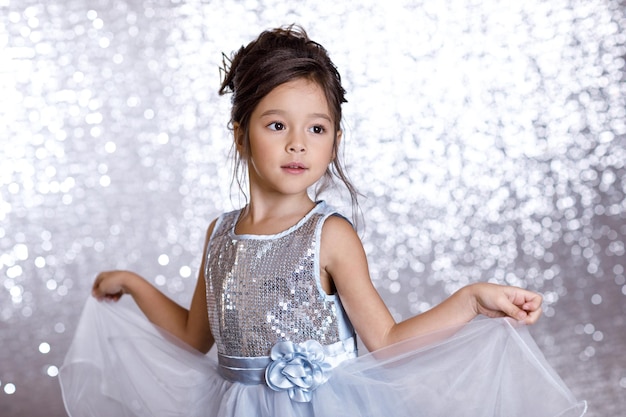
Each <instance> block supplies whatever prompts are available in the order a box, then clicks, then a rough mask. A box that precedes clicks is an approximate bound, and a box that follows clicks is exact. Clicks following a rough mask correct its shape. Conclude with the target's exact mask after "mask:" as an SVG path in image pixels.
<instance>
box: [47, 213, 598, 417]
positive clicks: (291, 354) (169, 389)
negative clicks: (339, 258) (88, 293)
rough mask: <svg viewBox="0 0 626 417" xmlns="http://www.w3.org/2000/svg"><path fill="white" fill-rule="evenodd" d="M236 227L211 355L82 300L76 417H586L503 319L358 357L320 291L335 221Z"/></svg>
mask: <svg viewBox="0 0 626 417" xmlns="http://www.w3.org/2000/svg"><path fill="white" fill-rule="evenodd" d="M239 214H240V212H239V211H234V212H230V213H226V214H223V215H222V216H220V218H219V219H218V221H217V222H216V225H215V228H214V231H213V234H212V236H211V238H210V241H209V245H208V250H207V253H206V257H207V258H206V262H205V265H206V271H205V276H206V284H207V285H206V288H207V304H208V314H209V321H210V324H211V330H212V333H213V336H214V338H215V346H214V349H213V350H212V352H209V354H208V355H203V354H201V353H199V352H197V351H195V350H194V349H192V348H190V347H188V346H186V345H185V344H184V343H183V342H181V341H179V340H177V339H176V338H174V337H173V336H171V335H169V334H168V333H167V332H165V331H164V330H162V329H160V328H158V327H156V326H154V325H153V324H151V323H150V322H149V321H148V320H147V319H146V318H145V316H143V315H142V314H141V313H140V312H139V311H138V309H137V308H136V307H135V306H134V304H133V303H128V301H127V300H123V301H120V302H119V303H114V304H113V303H106V302H102V303H99V302H97V301H95V300H94V299H92V298H90V299H89V300H88V301H87V303H86V305H85V308H84V310H83V313H82V316H81V319H80V321H79V325H78V328H77V331H76V335H75V337H74V340H73V342H72V345H71V347H70V350H69V351H68V353H67V355H66V358H65V361H64V364H63V366H62V367H61V370H60V374H59V380H60V383H61V388H62V392H63V399H64V402H65V406H66V409H67V411H68V413H69V415H70V416H73V417H78V416H111V417H113V416H116V417H118V416H203V417H213V416H215V417H217V416H219V417H231V416H232V417H234V416H244V417H255V416H258V417H261V416H264V417H282V416H284V417H314V416H316V417H317V416H371V417H389V416H457V417H458V416H467V417H480V416H484V417H488V416H489V417H495V416H506V417H513V416H533V417H542V416H546V417H547V416H581V415H583V414H584V413H585V411H586V403H585V402H577V401H576V399H575V398H574V396H573V395H572V393H571V392H570V391H569V390H568V388H567V387H566V386H565V384H564V383H563V382H562V380H561V379H560V378H559V377H558V375H556V373H555V372H554V371H553V370H552V368H551V367H550V366H549V364H548V363H547V362H546V360H545V358H544V357H543V355H542V354H541V352H540V351H539V349H538V348H537V346H536V344H535V343H534V341H533V340H532V338H531V337H530V335H529V333H528V330H527V329H526V327H525V326H522V325H519V324H517V323H515V322H513V321H511V320H508V319H482V320H481V319H477V320H474V321H473V322H471V323H469V324H467V325H464V326H459V327H457V328H449V329H444V330H442V331H439V332H436V333H432V334H429V335H426V336H421V337H417V338H414V339H409V340H406V341H404V342H401V343H398V344H396V345H392V346H389V347H387V348H384V349H381V350H378V351H375V352H371V353H366V354H364V355H361V356H357V343H356V335H355V333H354V329H353V327H352V325H351V324H350V321H349V319H348V317H347V316H346V314H345V311H344V309H343V308H342V306H341V300H340V299H339V297H338V296H337V295H328V294H326V293H325V292H324V291H323V289H322V288H321V285H320V276H319V271H320V268H319V252H320V240H321V232H322V226H323V224H324V221H325V220H326V219H327V218H328V217H329V216H331V215H337V213H336V212H335V210H334V209H333V208H332V207H329V206H327V205H326V204H325V203H324V202H319V203H318V204H317V205H316V207H315V208H314V209H313V210H312V211H311V212H309V213H308V214H307V215H306V216H305V217H304V218H303V219H302V220H301V221H300V222H298V224H296V225H295V226H293V227H291V228H290V229H288V230H286V231H284V232H282V233H279V234H276V235H263V236H257V235H236V234H235V224H236V222H237V219H238V218H239ZM126 298H127V299H128V298H130V297H126ZM131 301H132V300H131Z"/></svg>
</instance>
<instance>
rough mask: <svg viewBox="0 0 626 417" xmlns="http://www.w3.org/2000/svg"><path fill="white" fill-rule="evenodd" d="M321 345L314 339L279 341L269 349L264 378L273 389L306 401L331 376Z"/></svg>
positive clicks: (300, 400) (309, 399)
mask: <svg viewBox="0 0 626 417" xmlns="http://www.w3.org/2000/svg"><path fill="white" fill-rule="evenodd" d="M324 358H325V355H324V348H323V347H322V345H321V344H320V343H319V342H317V341H315V340H309V341H306V342H303V343H298V344H296V343H293V342H290V341H282V342H278V343H276V344H275V345H274V346H273V347H272V350H271V352H270V359H271V362H270V363H269V365H267V368H265V381H266V382H267V385H268V386H269V387H270V388H271V389H273V390H274V391H287V392H288V393H289V398H291V400H292V401H297V402H309V401H311V398H312V396H313V391H315V389H317V388H318V387H319V386H320V385H322V384H323V383H325V382H326V381H328V378H330V370H331V365H330V364H329V363H327V362H325V361H324Z"/></svg>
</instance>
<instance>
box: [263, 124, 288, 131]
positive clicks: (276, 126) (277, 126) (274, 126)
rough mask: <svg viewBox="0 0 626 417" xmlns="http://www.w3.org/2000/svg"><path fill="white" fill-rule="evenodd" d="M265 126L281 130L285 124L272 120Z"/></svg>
mask: <svg viewBox="0 0 626 417" xmlns="http://www.w3.org/2000/svg"><path fill="white" fill-rule="evenodd" d="M267 127H269V128H270V129H271V130H283V129H285V125H284V124H282V123H281V122H272V123H270V124H269V125H267Z"/></svg>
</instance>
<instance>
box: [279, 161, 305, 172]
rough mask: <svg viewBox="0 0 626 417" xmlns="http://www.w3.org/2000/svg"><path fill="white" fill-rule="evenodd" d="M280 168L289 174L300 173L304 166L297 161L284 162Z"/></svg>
mask: <svg viewBox="0 0 626 417" xmlns="http://www.w3.org/2000/svg"><path fill="white" fill-rule="evenodd" d="M281 168H282V169H283V170H284V171H286V172H288V173H290V174H301V173H303V172H304V171H305V170H306V167H305V166H304V165H303V164H301V163H299V162H293V163H289V164H285V165H283V166H281Z"/></svg>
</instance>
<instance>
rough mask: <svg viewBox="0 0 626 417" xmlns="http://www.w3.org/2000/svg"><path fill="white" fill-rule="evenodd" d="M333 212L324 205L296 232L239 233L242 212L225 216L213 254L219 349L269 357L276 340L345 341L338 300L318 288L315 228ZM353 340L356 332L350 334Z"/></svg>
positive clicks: (212, 297)
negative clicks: (255, 234) (352, 334)
mask: <svg viewBox="0 0 626 417" xmlns="http://www.w3.org/2000/svg"><path fill="white" fill-rule="evenodd" d="M330 213H331V212H330V211H329V210H328V209H327V206H326V205H325V203H323V202H322V203H319V204H318V205H317V206H316V207H315V208H314V209H313V210H312V211H311V212H310V213H309V214H308V215H307V216H306V217H305V218H304V219H302V220H301V221H300V222H299V223H298V224H297V225H295V226H293V227H292V228H290V229H288V230H286V231H284V232H282V233H279V234H276V235H271V236H254V235H236V234H235V232H234V227H235V224H236V221H237V219H238V217H239V210H237V211H234V212H230V213H227V214H225V215H223V216H222V217H221V218H220V221H219V222H218V224H217V225H216V230H215V232H214V234H213V236H212V238H211V243H210V246H209V250H208V254H207V267H206V280H207V304H208V310H209V319H210V323H211V329H212V331H213V335H214V337H215V341H216V344H217V347H218V352H219V353H222V354H227V355H231V356H246V357H247V356H264V355H268V354H269V351H270V349H271V348H272V346H273V345H274V344H275V343H276V342H278V341H291V342H294V343H302V342H305V341H307V340H316V341H318V342H320V343H322V344H324V345H328V344H332V343H335V342H338V341H340V339H341V338H342V337H346V336H345V335H342V334H340V333H341V331H340V326H341V324H342V323H348V320H347V317H345V316H344V314H345V313H344V312H343V309H342V308H340V307H338V304H339V298H338V297H337V296H335V295H327V294H326V293H324V291H323V290H321V286H320V283H319V268H317V269H316V265H319V259H318V257H319V241H318V239H317V233H316V231H317V230H318V229H319V228H320V227H321V224H322V222H323V219H324V218H325V217H326V216H328V215H329V214H330ZM350 336H351V335H350Z"/></svg>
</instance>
